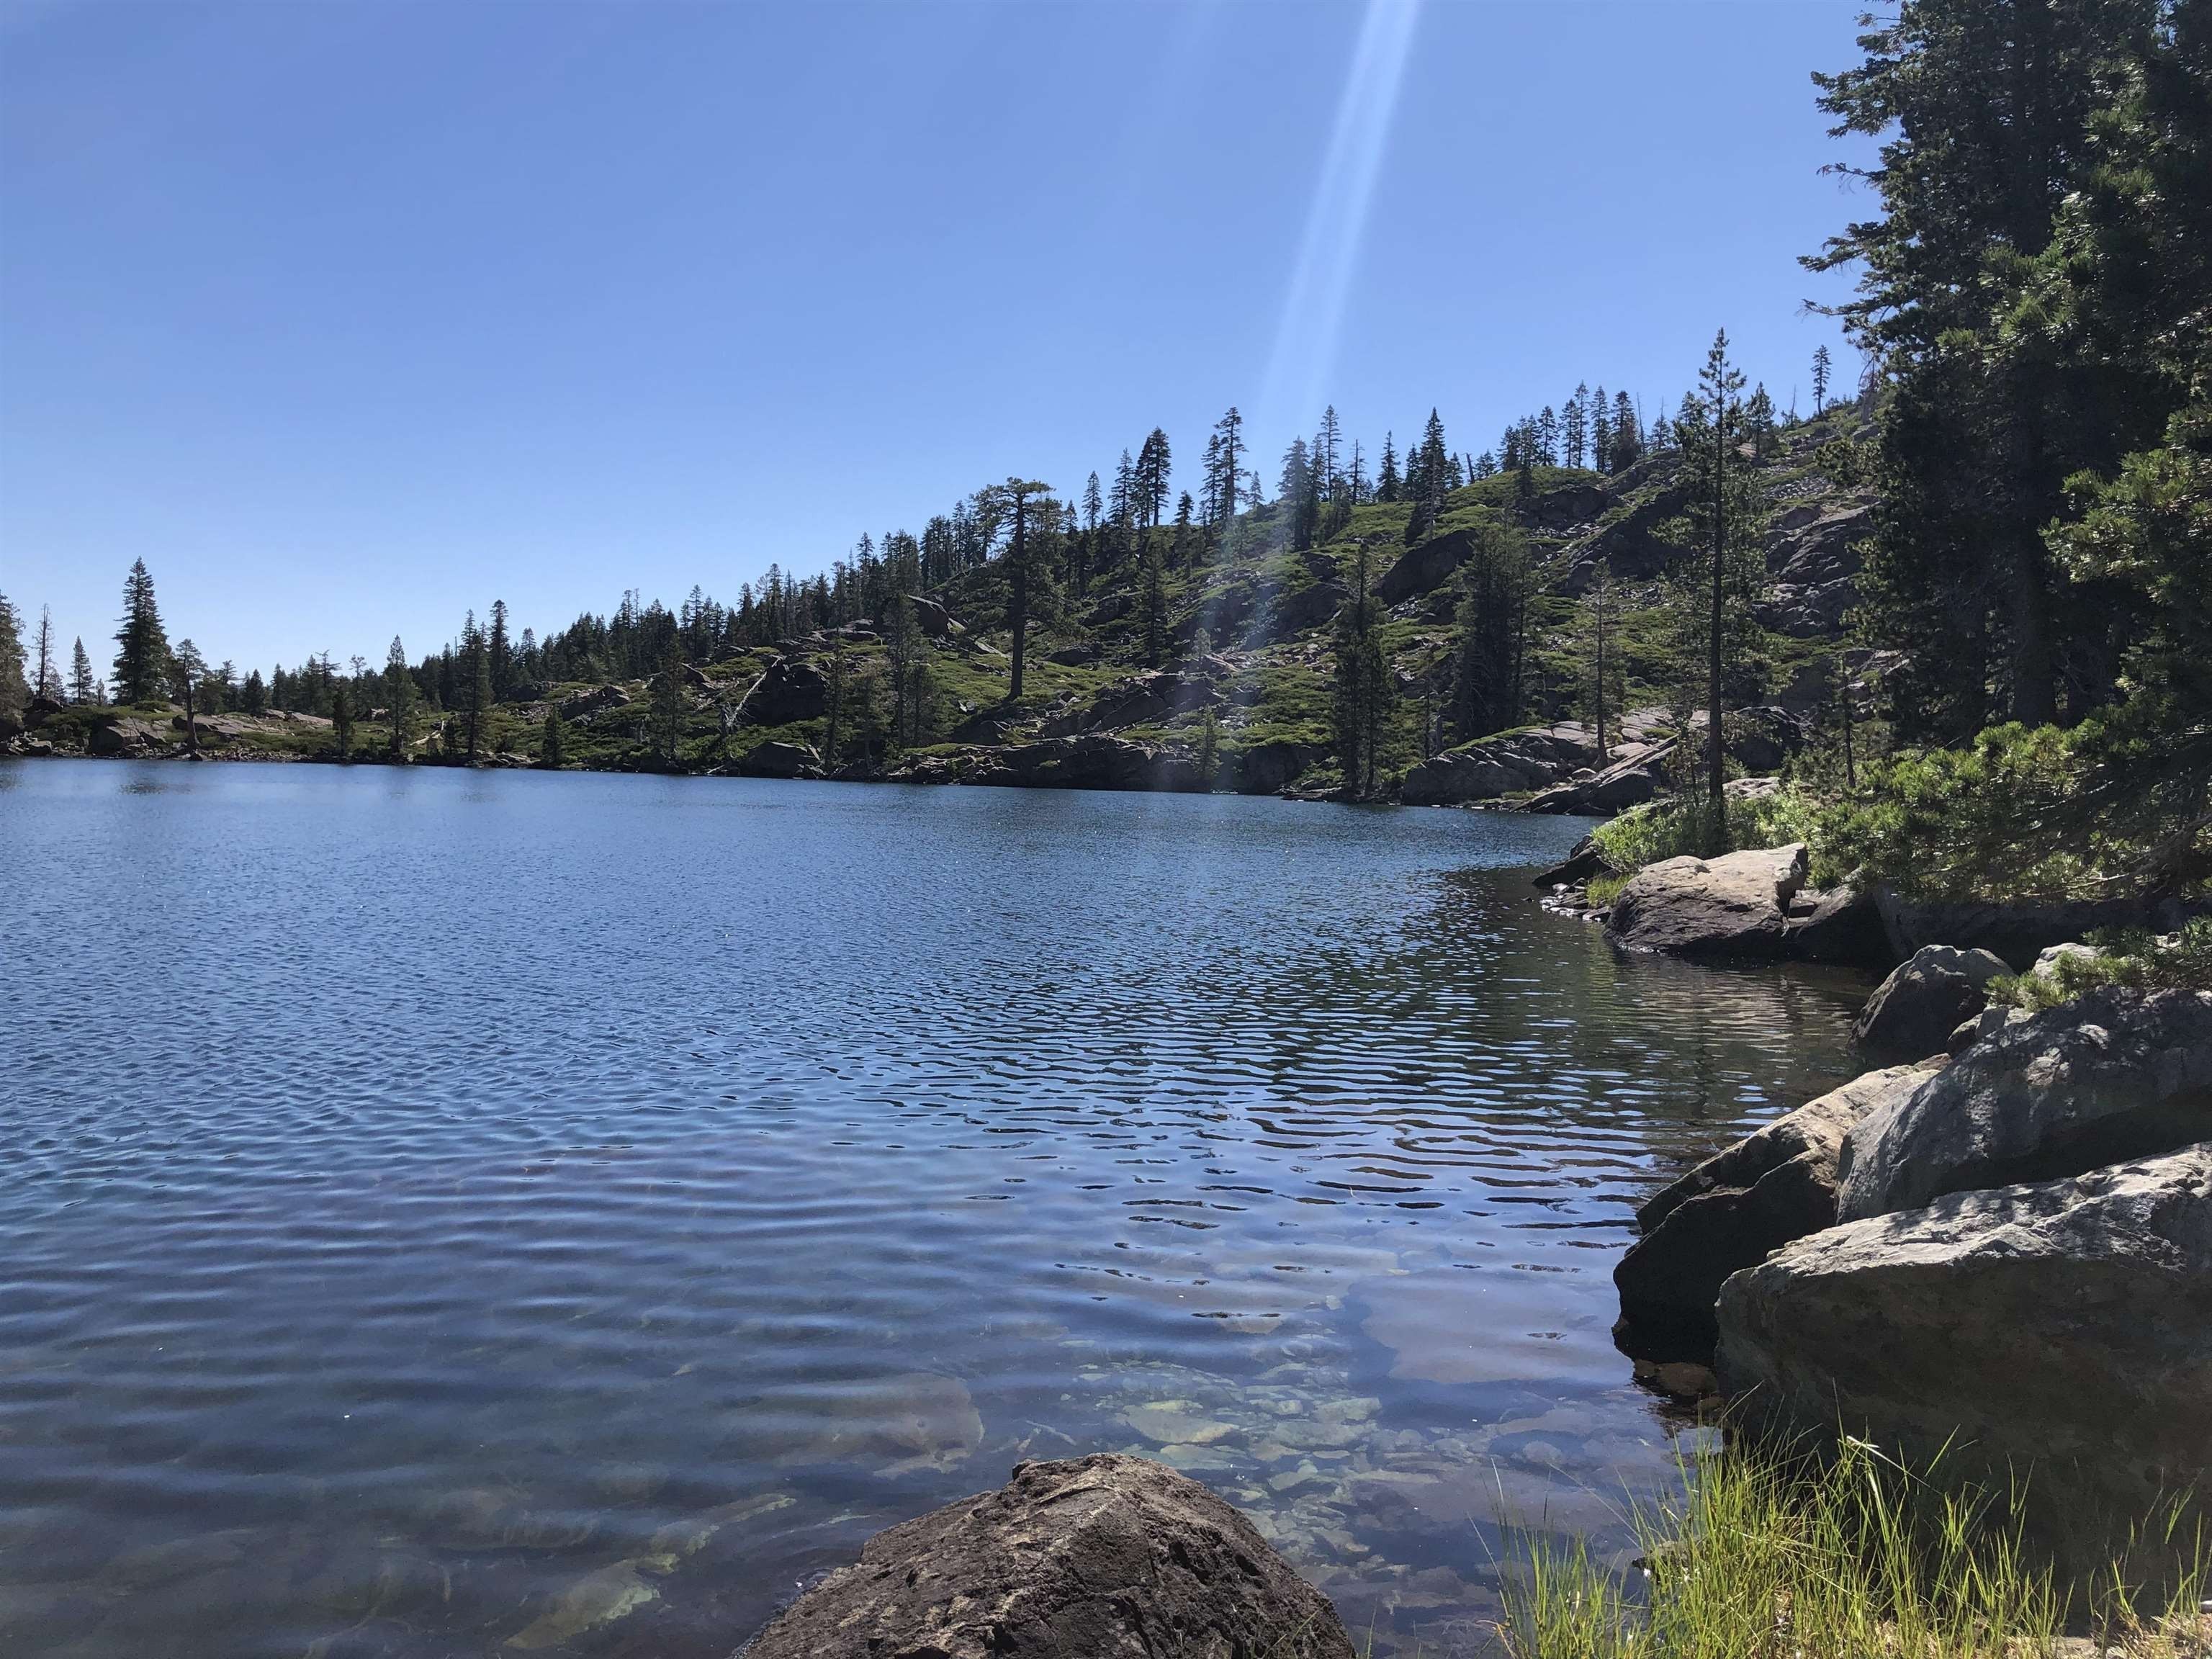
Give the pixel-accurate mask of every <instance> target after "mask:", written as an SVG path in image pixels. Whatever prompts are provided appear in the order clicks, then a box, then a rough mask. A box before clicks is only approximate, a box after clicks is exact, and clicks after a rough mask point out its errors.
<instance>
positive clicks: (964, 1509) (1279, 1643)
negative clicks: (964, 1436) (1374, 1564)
mask: <svg viewBox="0 0 2212 1659" xmlns="http://www.w3.org/2000/svg"><path fill="white" fill-rule="evenodd" d="M742 1651H743V1652H744V1654H745V1655H746V1656H748V1659H892V1656H909V1659H922V1656H928V1659H1028V1656H1034V1659H1048V1656H1049V1659H1063V1656H1074V1655H1081V1656H1084V1659H1116V1656H1127V1659H1150V1656H1153V1655H1159V1654H1179V1653H1189V1654H1215V1655H1226V1656H1245V1659H1260V1656H1263V1655H1265V1656H1271V1659H1272V1656H1279V1659H1352V1651H1353V1650H1352V1642H1351V1639H1350V1638H1349V1637H1347V1636H1346V1633H1345V1631H1344V1626H1342V1624H1341V1623H1340V1622H1339V1620H1338V1619H1337V1616H1336V1612H1335V1609H1334V1608H1333V1607H1331V1606H1330V1605H1329V1602H1328V1597H1326V1596H1324V1595H1322V1593H1321V1592H1320V1591H1319V1590H1316V1589H1313V1588H1311V1587H1310V1585H1308V1584H1306V1583H1304V1581H1302V1580H1301V1579H1300V1578H1299V1577H1297V1574H1296V1573H1294V1572H1292V1571H1291V1569H1290V1567H1289V1566H1288V1565H1286V1564H1285V1562H1284V1561H1283V1560H1282V1559H1281V1558H1280V1557H1279V1556H1278V1555H1277V1554H1276V1553H1274V1551H1273V1549H1271V1548H1270V1547H1268V1546H1267V1542H1266V1541H1265V1540H1264V1539H1262V1538H1261V1535H1260V1534H1259V1533H1258V1532H1257V1531H1256V1530H1255V1529H1254V1528H1253V1526H1252V1523H1251V1522H1249V1521H1247V1520H1246V1519H1245V1518H1244V1517H1243V1516H1241V1515H1239V1514H1238V1513H1237V1511H1236V1510H1233V1509H1231V1507H1230V1506H1229V1505H1228V1504H1226V1503H1225V1502H1224V1501H1223V1500H1222V1499H1220V1498H1217V1497H1215V1496H1214V1495H1213V1494H1212V1492H1208V1491H1206V1488H1204V1487H1203V1486H1200V1485H1199V1484H1198V1483H1197V1482H1195V1481H1194V1480H1191V1479H1189V1478H1188V1476H1186V1475H1182V1474H1176V1472H1175V1471H1174V1470H1172V1469H1170V1468H1165V1467H1164V1466H1163V1465H1161V1464H1159V1463H1156V1462H1150V1461H1148V1460H1146V1459H1144V1458H1137V1457H1127V1456H1122V1455H1115V1454H1111V1453H1106V1454H1100V1455H1096V1456H1091V1457H1085V1458H1081V1459H1076V1460H1072V1461H1069V1462H1034V1463H1023V1464H1018V1465H1017V1466H1016V1468H1015V1469H1014V1473H1013V1479H1012V1480H1011V1481H1009V1482H1008V1483H1007V1484H1006V1486H1003V1487H1001V1488H1000V1490H999V1491H997V1492H986V1493H983V1494H982V1495H981V1496H979V1497H976V1498H967V1499H964V1500H963V1501H961V1502H959V1503H957V1504H948V1505H946V1506H945V1508H943V1509H940V1510H933V1511H931V1512H930V1513H929V1514H927V1515H924V1516H920V1517H918V1518H917V1519H915V1520H912V1521H908V1522H904V1523H903V1524H902V1525H900V1526H896V1527H893V1528H890V1529H889V1530H887V1531H884V1532H881V1533H878V1534H877V1535H876V1536H875V1537H873V1538H872V1539H871V1540H869V1541H868V1543H867V1546H866V1548H865V1549H864V1550H863V1551H862V1552H861V1555H860V1561H859V1562H858V1563H857V1564H856V1565H852V1566H848V1567H843V1568H840V1569H839V1570H838V1571H836V1572H833V1573H832V1574H830V1575H829V1577H828V1578H826V1579H824V1580H823V1582H822V1583H819V1584H817V1585H816V1586H815V1587H814V1588H813V1589H811V1590H809V1591H808V1592H807V1593H806V1594H805V1595H803V1596H801V1597H800V1598H799V1600H798V1601H796V1602H794V1603H793V1605H792V1606H791V1607H788V1608H787V1609H786V1610H785V1611H784V1612H783V1613H781V1614H779V1615H778V1616H777V1617H776V1619H775V1620H774V1621H773V1622H772V1623H770V1624H769V1626H768V1628H767V1629H765V1630H763V1632H761V1633H760V1634H759V1635H758V1636H757V1637H756V1638H753V1640H752V1642H751V1643H750V1644H748V1645H747V1646H746V1647H745V1648H744V1649H743V1650H742Z"/></svg>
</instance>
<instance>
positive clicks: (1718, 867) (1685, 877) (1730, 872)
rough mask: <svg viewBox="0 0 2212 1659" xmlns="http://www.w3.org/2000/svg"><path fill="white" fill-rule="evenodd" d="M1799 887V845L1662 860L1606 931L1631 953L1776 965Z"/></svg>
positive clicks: (1632, 889) (1647, 871)
mask: <svg viewBox="0 0 2212 1659" xmlns="http://www.w3.org/2000/svg"><path fill="white" fill-rule="evenodd" d="M1804 882H1805V848H1804V845H1803V843H1802V842H1793V843H1792V844H1791V845H1790V846H1788V847H1773V848H1759V849H1757V850H1754V851H1750V852H1743V853H1728V854H1723V855H1722V856H1720V857H1718V858H1714V859H1700V858H1692V857H1690V856H1687V855H1685V856H1683V857H1681V858H1674V859H1662V860H1660V861H1659V862H1658V863H1657V864H1654V865H1650V866H1646V867H1645V868H1644V869H1643V870H1641V871H1639V872H1638V873H1637V875H1636V876H1635V877H1634V878H1632V880H1631V881H1630V882H1629V884H1628V885H1627V886H1626V887H1624V888H1622V889H1621V890H1620V896H1619V897H1618V898H1616V899H1615V900H1614V901H1613V914H1612V915H1611V916H1609V917H1608V918H1607V921H1606V927H1607V931H1608V932H1610V933H1612V934H1613V936H1614V937H1615V938H1616V939H1619V940H1620V942H1621V943H1622V944H1623V945H1627V946H1628V947H1629V948H1630V949H1632V950H1638V951H1667V952H1668V953H1670V954H1672V955H1675V956H1687V957H1753V958H1759V957H1776V956H1779V955H1780V954H1781V952H1782V942H1783V935H1784V922H1785V921H1786V911H1787V908H1788V906H1789V903H1790V899H1791V898H1792V897H1793V896H1795V895H1796V891H1797V890H1798V889H1799V888H1800V887H1802V885H1804ZM1944 1029H1945V1030H1947V1031H1948V1030H1949V1029H1950V1028H1949V1027H1948V1026H1946V1027H1945V1028H1944ZM1938 1046H1939V1047H1940V1046H1941V1045H1940V1044H1939V1045H1938Z"/></svg>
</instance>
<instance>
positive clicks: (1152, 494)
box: [1137, 427, 1175, 530]
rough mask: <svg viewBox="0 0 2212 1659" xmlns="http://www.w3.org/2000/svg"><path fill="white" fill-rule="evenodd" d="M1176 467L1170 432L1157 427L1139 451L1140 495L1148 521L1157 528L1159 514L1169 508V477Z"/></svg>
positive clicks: (1138, 480)
mask: <svg viewBox="0 0 2212 1659" xmlns="http://www.w3.org/2000/svg"><path fill="white" fill-rule="evenodd" d="M1174 471H1175V465H1174V459H1173V457H1172V456H1171V455H1170V452H1169V449H1168V435H1167V434H1166V432H1164V430H1162V429H1161V428H1158V427H1154V428H1152V431H1151V433H1150V434H1149V435H1147V436H1146V439H1145V442H1144V447H1142V448H1141V449H1139V451H1138V452H1137V498H1138V501H1139V503H1140V504H1141V505H1142V507H1144V510H1145V522H1146V524H1148V525H1149V526H1151V527H1152V528H1153V529H1154V530H1158V528H1159V527H1160V514H1161V513H1164V512H1165V511H1166V510H1167V504H1168V480H1169V478H1170V477H1172V476H1173V474H1174Z"/></svg>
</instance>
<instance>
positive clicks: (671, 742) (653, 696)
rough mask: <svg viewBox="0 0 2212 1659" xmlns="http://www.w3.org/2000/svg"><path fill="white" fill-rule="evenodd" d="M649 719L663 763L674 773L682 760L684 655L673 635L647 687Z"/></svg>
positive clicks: (663, 650)
mask: <svg viewBox="0 0 2212 1659" xmlns="http://www.w3.org/2000/svg"><path fill="white" fill-rule="evenodd" d="M647 698H648V702H647V718H649V719H650V720H652V722H653V748H654V750H655V751H656V752H657V754H658V757H659V761H660V763H661V764H662V765H663V766H665V767H666V768H667V769H669V770H670V771H671V772H673V771H676V770H678V769H679V767H680V764H681V762H682V759H683V747H682V745H683V739H684V653H683V651H682V650H681V649H680V648H679V647H678V645H677V642H676V635H673V634H671V635H669V636H668V642H667V643H666V644H665V645H664V646H663V647H661V650H660V666H659V671H657V672H655V673H654V675H653V681H652V684H650V685H649V686H647Z"/></svg>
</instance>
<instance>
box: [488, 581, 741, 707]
mask: <svg viewBox="0 0 2212 1659" xmlns="http://www.w3.org/2000/svg"><path fill="white" fill-rule="evenodd" d="M692 591H693V592H697V591H698V590H697V589H696V588H694V589H693V590H692ZM484 648H485V651H486V653H488V655H489V664H488V666H489V669H490V671H491V694H492V696H493V698H494V700H495V701H496V700H497V699H499V698H501V697H504V696H506V695H507V692H508V691H509V690H512V689H513V685H514V647H513V644H512V643H511V642H510V641H508V639H507V601H506V600H505V599H494V600H493V601H492V602H491V632H490V634H489V635H488V636H487V638H486V639H485V641H484Z"/></svg>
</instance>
